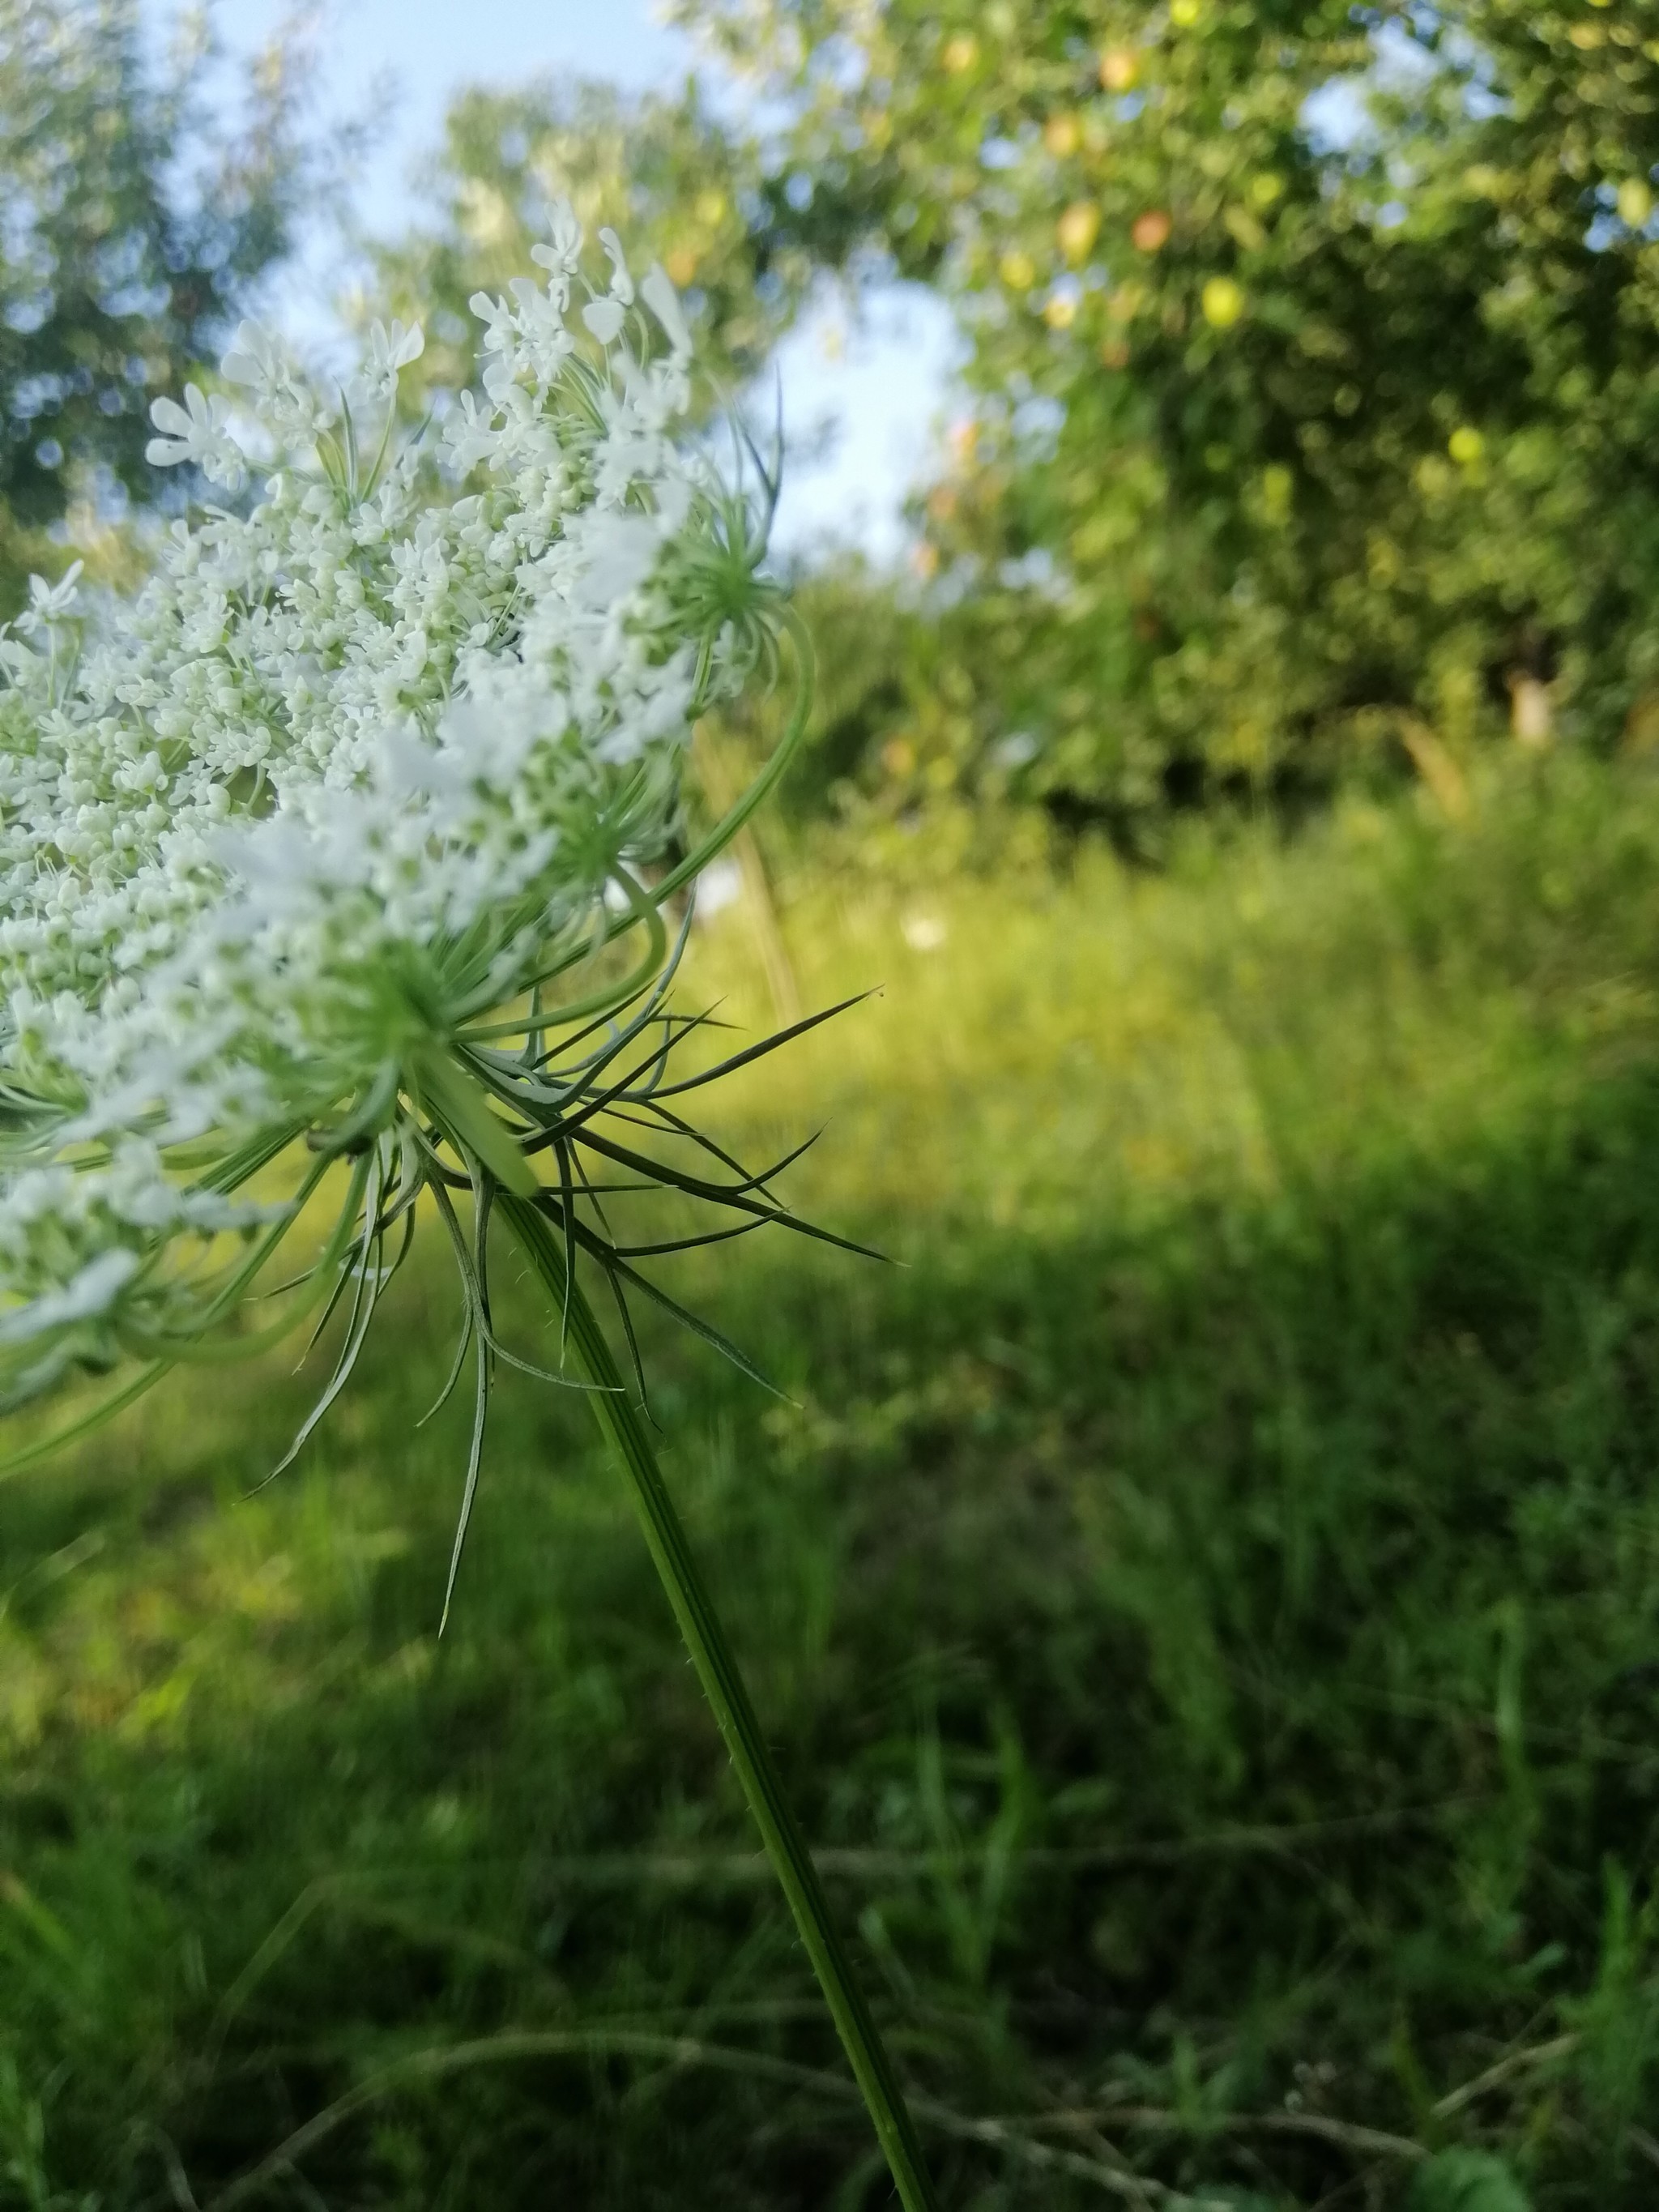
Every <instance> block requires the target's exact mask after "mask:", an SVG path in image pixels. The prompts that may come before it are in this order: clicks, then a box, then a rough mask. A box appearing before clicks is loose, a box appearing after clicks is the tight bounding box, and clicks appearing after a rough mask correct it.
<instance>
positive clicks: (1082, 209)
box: [1054, 200, 1100, 261]
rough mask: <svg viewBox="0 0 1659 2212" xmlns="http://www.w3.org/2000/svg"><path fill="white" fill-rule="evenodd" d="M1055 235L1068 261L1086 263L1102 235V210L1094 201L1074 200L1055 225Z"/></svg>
mask: <svg viewBox="0 0 1659 2212" xmlns="http://www.w3.org/2000/svg"><path fill="white" fill-rule="evenodd" d="M1054 234H1055V236H1056V237H1057V238H1058V239H1059V240H1060V252H1062V253H1063V254H1064V255H1065V256H1066V259H1067V260H1068V261H1086V260H1087V259H1088V258H1089V252H1090V249H1091V247H1092V246H1093V245H1094V242H1095V240H1096V239H1097V238H1098V237H1099V235H1100V210H1099V209H1098V208H1097V206H1096V205H1095V204H1094V202H1093V201H1092V200H1074V201H1073V204H1072V205H1071V206H1070V207H1068V208H1067V209H1066V212H1065V214H1064V215H1063V216H1061V217H1060V221H1059V222H1057V223H1056V224H1055V226H1054Z"/></svg>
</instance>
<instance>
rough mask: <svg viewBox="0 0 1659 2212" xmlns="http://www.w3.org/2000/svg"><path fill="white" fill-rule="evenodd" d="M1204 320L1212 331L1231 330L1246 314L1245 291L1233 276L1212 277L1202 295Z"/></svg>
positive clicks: (1201, 302) (1200, 302)
mask: <svg viewBox="0 0 1659 2212" xmlns="http://www.w3.org/2000/svg"><path fill="white" fill-rule="evenodd" d="M1199 304H1200V307H1202V308H1203V310H1204V319H1205V321H1206V323H1208V324H1209V325H1211V326H1212V329H1215V330H1218V331H1226V330H1231V328H1232V326H1233V325H1234V324H1235V323H1236V322H1237V320H1238V319H1239V317H1240V316H1241V315H1242V314H1243V312H1244V291H1243V286H1242V285H1240V284H1237V283H1235V282H1234V280H1233V279H1232V278H1231V276H1212V277H1211V279H1210V281H1209V283H1207V284H1206V286H1205V287H1204V289H1203V292H1202V293H1201V294H1200V299H1199Z"/></svg>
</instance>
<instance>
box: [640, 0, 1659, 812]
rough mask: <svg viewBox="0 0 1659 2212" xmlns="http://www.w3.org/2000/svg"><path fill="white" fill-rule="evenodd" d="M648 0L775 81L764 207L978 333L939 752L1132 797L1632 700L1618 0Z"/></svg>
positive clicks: (1658, 303)
mask: <svg viewBox="0 0 1659 2212" xmlns="http://www.w3.org/2000/svg"><path fill="white" fill-rule="evenodd" d="M679 12H680V14H681V15H682V16H683V17H684V19H686V20H688V21H693V22H695V23H696V24H697V25H699V26H700V27H702V29H703V30H704V31H705V32H707V33H711V34H712V35H713V36H714V39H715V40H716V42H717V43H718V44H719V45H720V46H721V47H722V48H723V50H724V52H726V56H727V58H729V59H731V60H732V61H734V62H735V63H736V64H738V66H739V67H740V68H744V69H746V70H749V71H750V72H752V73H754V74H755V75H756V76H758V78H759V80H760V82H761V84H762V86H763V89H764V91H765V93H766V94H767V95H768V97H769V99H770V100H773V101H775V102H777V103H781V109H782V112H783V113H784V114H785V116H786V118H787V121H786V123H785V125H784V126H783V137H782V143H781V151H778V152H777V153H775V155H774V167H775V169H776V171H777V173H778V174H779V175H780V176H781V178H783V179H785V189H784V190H783V191H781V192H775V193H774V195H773V197H772V200H771V202H770V204H771V205H772V206H773V207H774V208H775V210H780V211H781V213H782V214H784V215H787V212H788V211H789V210H793V209H796V208H805V209H806V210H808V211H809V213H810V216H811V222H812V225H813V232H814V236H815V238H816V240H818V241H820V250H822V246H823V245H825V244H827V245H828V246H830V247H831V248H835V249H839V250H841V251H842V252H843V254H845V253H848V252H851V251H853V250H854V249H856V248H857V247H858V246H860V245H865V246H871V247H874V248H876V249H878V255H879V262H878V265H884V266H887V267H890V268H895V269H896V270H898V271H899V272H900V273H901V274H902V275H904V276H913V277H918V278H921V279H924V280H926V281H928V282H932V283H937V284H938V285H939V286H940V287H941V288H942V289H943V290H944V291H945V293H946V295H948V296H949V297H950V298H951V299H952V300H953V301H954V302H955V303H956V305H957V308H958V311H959V313H960V314H961V316H962V318H963V323H964V325H965V326H966V328H967V330H968V331H969V334H970V336H971V337H972V339H973V343H974V349H975V350H974V358H973V362H972V366H971V368H970V369H969V382H970V386H971V387H972V390H973V392H974V395H975V397H974V399H973V402H972V404H971V410H970V419H969V420H967V421H964V422H963V423H962V424H960V425H959V426H958V427H957V432H956V434H955V435H954V438H953V455H952V460H951V466H950V467H949V469H948V471H947V472H946V473H945V475H944V476H943V477H941V480H940V481H939V483H937V484H936V485H935V486H934V487H933V491H932V493H931V495H929V497H928V498H927V501H926V507H925V513H924V516H923V520H924V522H925V526H926V532H927V537H926V543H925V544H924V546H923V549H922V561H923V564H924V567H925V568H933V567H936V568H937V569H938V571H939V578H940V582H941V585H945V584H949V585H950V586H951V589H950V591H949V592H948V593H946V595H945V599H944V600H943V602H942V605H943V606H944V608H945V611H943V612H942V613H941V615H940V617H939V622H940V634H941V635H942V637H943V638H944V639H945V641H946V646H947V648H948V650H947V659H949V661H950V662H951V673H952V676H953V682H954V690H955V693H956V696H957V699H958V701H959V702H960V703H959V705H958V707H957V709H956V710H955V711H953V712H951V713H950V714H934V715H933V718H932V721H933V727H934V730H935V742H937V743H938V744H940V745H946V746H949V747H951V748H952V749H953V750H952V757H953V758H954V760H955V763H956V766H957V770H958V772H959V773H960V774H962V775H964V776H966V777H967V778H968V779H969V781H971V780H972V779H973V778H974V777H975V776H976V775H981V774H982V773H985V772H987V770H993V769H994V770H996V771H998V772H999V773H1000V772H1002V771H1006V769H1009V768H1010V767H1012V768H1014V769H1018V772H1019V773H1020V774H1021V775H1024V776H1025V777H1026V778H1027V779H1029V780H1030V781H1031V782H1032V783H1033V784H1034V785H1035V786H1036V787H1037V788H1039V789H1042V790H1044V791H1046V792H1047V793H1048V794H1049V795H1050V797H1051V799H1052V801H1053V803H1054V805H1056V806H1057V807H1058V808H1060V810H1061V811H1065V810H1066V809H1071V810H1073V811H1077V812H1079V813H1081V814H1085V815H1091V814H1101V813H1104V814H1105V815H1106V816H1108V817H1109V818H1111V819H1113V820H1115V821H1117V822H1119V823H1123V824H1126V825H1132V824H1133V821H1134V820H1135V819H1136V818H1137V817H1139V816H1140V815H1141V814H1142V813H1143V812H1144V811H1146V810H1147V809H1148V808H1156V807H1158V806H1159V805H1165V804H1167V803H1169V802H1170V801H1171V800H1175V801H1180V800H1182V799H1187V798H1189V797H1197V796H1200V795H1203V794H1205V793H1209V792H1213V790H1214V789H1215V788H1216V787H1217V785H1218V783H1220V784H1223V785H1226V784H1231V785H1233V786H1234V787H1240V788H1244V789H1252V788H1255V789H1259V788H1261V787H1267V786H1277V787H1279V788H1280V789H1281V790H1284V789H1289V788H1294V787H1297V785H1299V784H1306V783H1308V782H1310V781H1311V782H1314V783H1317V782H1319V781H1322V779H1323V778H1324V777H1325V775H1328V773H1329V771H1330V769H1331V768H1332V766H1333V765H1334V763H1335V762H1336V761H1338V760H1340V759H1347V760H1351V759H1352V758H1353V757H1354V755H1355V751H1356V749H1358V750H1361V751H1365V750H1379V749H1380V750H1383V751H1385V752H1392V753H1394V754H1395V755H1396V756H1399V757H1405V756H1409V757H1412V758H1413V759H1414V760H1416V761H1417V762H1418V763H1419V766H1420V765H1423V764H1424V763H1425V762H1431V761H1436V760H1437V761H1438V763H1439V766H1440V768H1441V769H1447V768H1451V769H1452V773H1453V775H1455V764H1454V763H1455V754H1456V753H1457V751H1458V750H1459V749H1460V748H1462V746H1464V745H1465V744H1468V742H1469V741H1470V740H1471V739H1472V738H1474V736H1475V735H1476V734H1477V733H1479V732H1480V731H1482V730H1483V729H1501V728H1503V727H1504V726H1508V727H1510V728H1511V729H1512V730H1513V731H1514V732H1515V734H1516V736H1517V737H1518V738H1522V740H1523V741H1527V742H1533V743H1541V742H1544V741H1546V740H1547V738H1548V737H1549V736H1550V735H1551V734H1552V733H1553V732H1554V731H1557V730H1560V729H1571V730H1572V731H1573V732H1577V733H1583V734H1584V735H1587V736H1589V737H1591V738H1595V739H1598V740H1601V741H1607V740H1610V739H1612V738H1614V737H1615V736H1616V735H1617V733H1618V732H1619V731H1620V729H1621V727H1624V726H1626V725H1627V724H1628V723H1629V722H1630V721H1631V720H1632V717H1633V718H1634V719H1635V720H1636V721H1637V722H1638V723H1641V722H1642V721H1643V720H1644V716H1645V717H1647V718H1649V719H1651V720H1656V721H1659V618H1656V616H1655V614H1654V612H1653V609H1654V607H1655V605H1656V600H1659V320H1656V311H1659V242H1656V241H1659V223H1656V222H1655V220H1654V199H1653V190H1652V185H1653V178H1654V173H1655V165H1656V162H1659V6H1656V4H1655V0H1619V4H1618V6H1617V7H1616V8H1615V7H1613V6H1611V5H1607V4H1602V0H1565V4H1556V5H1537V4H1526V5H1522V4H1520V0H1451V3H1449V4H1447V5H1445V6H1443V7H1441V8H1439V9H1431V8H1429V7H1427V6H1414V7H1409V8H1407V7H1397V8H1396V7H1390V8H1386V9H1385V8H1365V7H1350V6H1349V5H1347V4H1346V0H1317V4H1312V5H1309V4H1305V0H1300V4H1292V0H1165V4H1164V5H1160V6H1158V7H1154V8H1151V9H1148V8H1146V7H1144V6H1141V5H1139V4H1135V0H1069V4H1040V0H1025V4H1022V5H1015V4H1012V0H990V4H988V5H974V4H970V0H887V4H885V5H884V6H882V7H880V8H874V7H872V6H870V5H868V4H867V0H742V4H738V0H681V5H680V11H679ZM969 589H970V590H971V597H970V598H966V599H964V597H963V592H964V590H969ZM952 605H954V606H955V608H956V610H957V611H955V612H951V611H949V610H950V607H951V606H952ZM1022 757H1028V759H1029V764H1028V765H1026V766H1025V767H1024V768H1021V767H1020V761H1021V759H1022ZM924 765H925V763H924ZM1441 781H1442V782H1443V784H1444V786H1445V788H1446V789H1448V790H1450V789H1452V788H1455V784H1454V783H1453V782H1452V781H1449V780H1448V778H1447V777H1445V776H1442V778H1441Z"/></svg>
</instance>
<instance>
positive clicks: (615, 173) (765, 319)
mask: <svg viewBox="0 0 1659 2212" xmlns="http://www.w3.org/2000/svg"><path fill="white" fill-rule="evenodd" d="M427 185H428V197H429V199H430V200H431V202H432V203H433V204H434V205H435V212H436V217H437V220H436V223H435V227H432V228H415V229H413V230H411V231H410V233H409V234H407V235H406V236H405V237H404V238H402V239H400V240H395V241H392V242H390V243H388V244H385V245H382V246H377V247H374V248H372V249H371V251H372V254H373V258H374V283H373V286H372V288H371V295H369V296H366V297H365V298H364V299H363V300H362V301H360V302H359V303H358V306H359V312H360V313H362V315H363V316H364V317H367V316H368V314H370V313H396V314H398V315H401V316H402V317H403V318H404V319H405V320H406V321H408V320H419V321H421V322H422V323H424V324H425V325H426V329H427V351H426V353H425V355H424V356H423V358H422V361H421V362H420V364H419V366H418V369H417V371H416V372H415V373H413V374H411V375H410V377H408V378H407V379H406V380H405V382H406V386H407V389H408V391H409V392H410V395H411V398H414V399H416V401H418V399H419V398H420V396H421V394H422V392H425V391H427V390H429V389H430V388H432V387H433V386H453V385H454V384H455V383H456V382H457V380H458V379H459V378H461V377H463V376H465V374H467V373H468V372H469V370H470V368H471V361H472V338H471V331H472V326H473V325H472V318H471V314H470V313H469V312H468V307H467V302H468V301H469V300H470V299H471V296H472V295H473V293H474V292H476V291H478V290H480V289H483V290H486V291H491V292H501V291H504V290H505V289H506V288H507V285H508V284H509V283H511V282H512V280H513V278H514V277H517V276H523V274H524V272H525V270H526V269H527V268H528V267H529V265H530V261H529V252H530V247H531V246H532V244H533V243H534V242H535V241H536V240H538V238H540V237H542V236H543V235H544V233H545V230H546V222H547V210H548V206H549V204H550V201H551V200H553V199H554V198H556V197H566V198H568V199H569V200H570V201H571V203H572V204H573V205H574V208H575V210H576V212H577V214H578V216H580V219H581V221H582V222H583V223H584V224H585V225H586V228H587V229H588V231H589V233H590V234H592V232H593V231H595V230H597V229H598V228H599V227H600V226H601V225H602V224H605V223H609V224H611V225H613V226H615V227H616V228H618V229H623V230H625V231H626V233H627V235H628V237H629V240H630V245H631V246H634V242H635V241H637V245H636V246H635V247H634V250H635V251H636V252H638V253H639V254H641V256H642V255H643V254H646V253H650V254H654V255H655V257H656V258H659V260H660V261H661V262H662V264H663V266H664V267H665V269H666V270H667V271H668V274H669V276H671V278H672V279H673V281H674V283H676V284H677V285H678V287H679V289H680V292H681V295H682V296H683V298H684V304H685V307H686V310H687V313H688V314H689V315H690V318H691V319H692V320H693V321H694V322H695V323H696V324H697V325H699V336H698V351H699V355H700V357H701V358H702V361H704V362H707V363H708V365H709V366H710V367H712V368H713V369H714V372H715V376H716V379H717V380H718V381H720V383H722V384H723V385H724V386H725V387H726V391H727V392H728V393H730V392H733V391H734V390H735V388H736V387H737V386H739V385H740V384H742V383H743V382H744V381H745V380H747V379H748V378H749V377H750V376H751V375H752V374H754V372H755V371H756V370H757V368H760V367H761V365H762V364H763V362H764V361H765V359H766V356H767V354H768V353H769V350H770V348H771V346H772V343H773V342H774V340H775V338H776V337H777V336H778V335H779V333H780V331H781V330H782V329H783V327H784V326H785V325H786V324H787V321H788V319H789V318H790V316H791V315H792V314H793V311H794V309H795V307H797V305H798V304H799V300H800V297H801V294H802V292H803V290H804V289H805V285H806V284H807V283H809V282H810V281H811V276H812V273H813V269H814V265H815V258H814V257H815V254H817V253H823V252H828V253H830V254H836V253H840V252H844V251H845V240H842V239H833V240H820V239H818V238H817V237H811V238H807V237H803V236H802V235H800V230H801V226H800V224H799V221H798V219H797V218H796V217H795V216H794V215H793V210H789V208H788V205H787V200H786V199H785V198H784V197H783V194H782V192H781V191H780V190H779V189H778V188H777V186H776V185H775V182H774V181H773V180H770V179H769V178H768V177H767V175H766V174H765V173H764V170H763V162H762V159H761V156H760V153H759V151H758V149H757V147H756V146H755V145H754V144H753V143H751V142H750V141H749V140H747V139H745V138H744V137H742V136H741V135H739V134H738V133H736V132H733V131H730V130H728V129H727V128H726V126H725V125H722V124H721V123H720V121H719V120H718V119H717V118H715V117H714V115H712V114H711V113H710V112H709V110H708V106H707V105H706V103H705V102H704V101H703V100H702V98H701V97H700V95H699V94H698V92H697V89H696V86H695V84H688V86H687V87H686V88H685V89H684V92H683V93H682V94H680V95H679V96H678V98H675V99H668V98H664V97H659V96H647V97H646V98H644V99H640V100H635V99H630V98H629V97H627V96H626V95H624V94H621V93H618V92H617V91H616V90H614V89H613V88H611V87H610V86H606V85H599V84H587V83H579V84H577V85H575V86H574V88H569V89H566V88H562V87H559V86H556V85H555V84H554V83H552V82H550V81H545V82H538V83H534V84H532V85H530V86H528V87H526V88H525V89H523V90H521V91H514V92H506V93H503V92H495V91H491V90H487V89H483V88H477V89H473V90H470V91H467V92H465V93H463V94H461V95H460V97H459V99H457V100H455V101H454V102H453V105H452V106H451V107H450V110H449V112H448V116H447V120H446V123H445V128H444V143H443V148H442V151H441V154H440V155H439V156H438V157H437V159H436V161H435V162H434V164H433V166H432V167H431V170H430V172H429V173H428V179H427Z"/></svg>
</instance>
